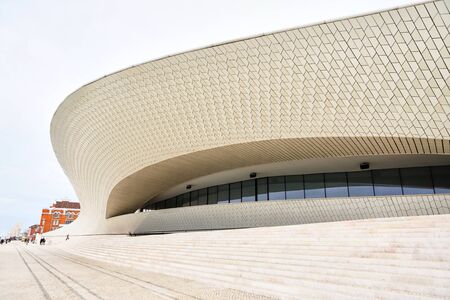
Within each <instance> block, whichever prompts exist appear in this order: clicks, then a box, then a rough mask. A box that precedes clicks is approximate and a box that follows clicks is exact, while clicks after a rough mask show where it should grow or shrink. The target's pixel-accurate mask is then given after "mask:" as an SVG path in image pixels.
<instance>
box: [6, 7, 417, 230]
mask: <svg viewBox="0 0 450 300" xmlns="http://www.w3.org/2000/svg"><path fill="white" fill-rule="evenodd" d="M416 2H417V1H416ZM410 3H413V1H411V0H377V1H373V0H341V1H339V0H315V1H306V0H305V1H293V0H292V1H289V0H273V1H269V0H251V1H245V0H236V1H233V0H227V1H214V0H209V1H186V0H185V1H181V0H180V1H175V0H173V1H172V0H160V1H149V0H145V1H144V0H142V1H137V0H136V1H133V0H131V1H125V0H123V1H115V0H105V1H95V0H89V1H88V0H85V1H83V0H74V1H63V0H54V1H46V0H39V1H36V0H29V1H21V0H0V92H1V93H0V235H4V234H6V233H8V232H9V230H10V228H11V227H13V225H14V224H16V223H17V222H19V223H21V224H22V228H24V229H25V228H27V227H28V226H30V225H32V224H35V223H38V222H39V218H40V211H41V209H42V208H44V207H48V206H49V205H50V204H51V203H52V202H54V201H55V200H58V199H61V198H69V199H72V200H78V199H77V197H76V194H75V192H74V190H73V188H72V186H71V185H70V182H69V180H68V179H67V177H66V176H65V174H64V172H63V171H62V169H61V167H60V166H59V164H58V162H57V160H56V158H55V155H54V153H53V149H52V147H51V142H50V135H49V127H50V121H51V118H52V115H53V113H54V112H55V110H56V108H57V106H58V105H59V104H60V103H61V102H62V101H63V100H64V98H65V97H66V96H67V95H69V94H70V93H71V92H72V91H74V90H75V89H77V88H79V87H80V86H81V85H83V84H86V83H88V82H89V81H92V80H94V79H97V78H99V77H102V76H103V75H106V74H108V73H111V72H115V71H117V70H118V69H122V68H125V67H128V66H130V65H135V64H138V63H141V62H144V61H148V60H152V59H155V58H158V57H161V56H166V55H169V54H174V53H177V52H181V51H185V50H190V49H193V48H198V47H202V46H207V45H210V44H215V43H220V42H223V41H228V40H231V39H238V38H243V37H247V36H251V35H257V34H262V33H268V32H272V31H279V30H282V29H287V28H293V27H298V26H301V25H306V24H311V23H317V22H321V21H325V20H332V19H336V18H342V17H345V16H351V15H356V14H362V13H367V12H371V11H376V10H381V9H387V8H392V7H398V6H404V5H407V4H410Z"/></svg>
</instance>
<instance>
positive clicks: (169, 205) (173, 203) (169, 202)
mask: <svg viewBox="0 0 450 300" xmlns="http://www.w3.org/2000/svg"><path fill="white" fill-rule="evenodd" d="M174 207H177V198H175V197H173V198H170V199H169V200H167V202H166V208H174Z"/></svg>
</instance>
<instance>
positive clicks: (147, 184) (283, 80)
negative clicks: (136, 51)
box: [51, 1, 450, 233]
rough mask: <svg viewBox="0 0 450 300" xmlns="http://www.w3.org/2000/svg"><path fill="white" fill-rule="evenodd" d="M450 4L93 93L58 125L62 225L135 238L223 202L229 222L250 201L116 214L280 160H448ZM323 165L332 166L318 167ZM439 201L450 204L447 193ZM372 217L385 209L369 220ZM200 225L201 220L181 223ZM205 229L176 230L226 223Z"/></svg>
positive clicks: (69, 103)
mask: <svg viewBox="0 0 450 300" xmlns="http://www.w3.org/2000/svg"><path fill="white" fill-rule="evenodd" d="M449 6H450V5H449V3H448V2H445V1H431V2H426V3H424V4H419V5H414V6H410V7H405V8H399V9H393V10H389V11H386V12H380V13H374V14H370V15H366V16H361V17H354V18H349V19H344V20H339V21H335V22H329V23H322V24H318V25H313V26H308V27H303V28H298V29H293V30H288V31H283V32H278V33H273V34H268V35H264V36H261V37H255V38H250V39H245V40H242V41H236V42H231V43H227V44H223V45H218V46H214V47H209V48H205V49H200V50H195V51H191V52H187V53H182V54H178V55H174V56H170V57H166V58H162V59H159V60H156V61H151V62H148V63H144V64H141V65H138V66H134V67H131V68H128V69H126V70H123V71H120V72H117V73H114V74H111V75H109V76H106V77H104V78H101V79H99V80H97V81H95V82H92V83H90V84H88V85H85V86H83V87H82V88H80V89H79V90H77V91H75V92H74V93H73V94H71V95H70V96H69V97H67V99H66V100H65V101H64V102H63V103H62V104H61V105H60V107H59V108H58V110H57V111H56V113H55V116H54V117H53V120H52V124H51V137H52V143H53V147H54V150H55V153H56V155H57V158H58V160H59V162H60V164H61V165H62V167H63V169H64V171H65V172H66V174H67V176H68V177H69V178H70V180H71V182H72V184H73V186H74V188H75V191H76V193H77V195H78V197H79V199H80V202H81V209H82V213H81V216H80V217H79V219H78V220H77V222H75V223H74V224H73V225H71V226H67V228H66V229H65V230H70V231H72V232H77V233H98V232H128V231H132V230H135V229H136V228H137V227H139V226H140V225H139V224H144V223H146V222H147V223H149V225H148V226H147V227H146V229H143V230H141V231H142V232H144V231H152V226H153V228H156V227H158V225H155V224H154V220H156V219H158V218H162V220H163V221H161V222H163V223H164V224H167V222H166V221H167V220H168V219H164V213H165V214H171V215H174V214H175V215H176V214H178V213H179V214H182V215H184V214H186V213H189V212H191V211H192V212H195V213H196V214H200V215H201V214H202V210H203V211H204V213H205V214H208V213H210V210H212V209H216V210H217V209H222V208H223V210H222V211H221V212H220V214H223V217H224V218H225V219H226V218H227V216H231V214H233V213H232V212H228V213H227V212H226V211H227V210H235V211H236V210H237V211H241V212H242V211H243V210H245V208H244V207H245V206H246V205H248V204H244V203H242V204H238V205H232V206H233V208H224V207H223V206H218V207H216V208H211V207H209V208H207V207H201V206H199V207H192V208H175V209H170V210H167V211H166V212H163V211H157V212H149V213H141V214H132V215H127V216H121V217H117V218H111V217H115V216H119V215H123V214H127V213H133V212H134V211H136V210H137V209H139V208H141V207H142V206H143V205H144V204H145V203H147V202H148V201H149V200H150V201H151V200H152V199H155V200H156V199H160V198H161V197H162V195H164V194H170V193H175V192H176V191H177V189H178V190H179V189H180V187H183V186H184V185H185V184H186V183H196V180H197V181H198V182H200V183H199V184H200V185H201V182H202V180H203V181H204V184H205V185H206V184H207V183H211V180H212V181H214V180H215V182H213V183H214V184H219V183H220V180H218V179H217V178H218V177H217V178H216V179H214V176H215V175H214V174H221V173H223V172H230V173H229V174H232V175H230V176H231V177H233V176H234V178H233V180H242V174H248V173H247V171H249V170H253V169H255V168H261V166H264V165H266V166H275V165H277V164H280V163H283V162H290V163H292V164H294V165H295V164H303V163H305V164H307V165H308V167H309V168H310V169H311V172H319V171H320V172H326V171H332V169H333V164H329V163H327V162H333V163H338V164H339V161H341V160H343V159H345V160H347V163H346V167H345V169H343V170H342V171H352V170H356V169H357V168H358V167H359V162H361V161H370V162H371V161H376V162H380V164H379V165H378V166H377V165H376V164H375V165H374V167H375V168H377V167H378V168H383V167H389V166H391V167H392V166H394V167H401V166H402V165H401V163H403V165H405V166H415V165H417V164H418V162H420V160H421V158H420V157H422V158H423V157H424V155H426V157H425V158H423V161H422V162H421V163H422V164H421V165H423V164H425V165H437V164H450V156H449V154H450V120H449V116H450V90H449V86H450V73H449V67H450V35H449V28H450V14H449ZM386 156H389V157H390V159H389V160H384V159H383V158H384V157H386ZM392 157H399V160H398V161H397V160H396V159H395V158H394V159H393V160H392ZM318 161H319V162H322V165H324V166H322V167H321V169H320V170H319V169H317V170H314V163H315V162H318ZM383 161H384V163H383ZM308 162H309V163H308ZM324 162H325V163H324ZM397 162H398V164H400V165H395V164H396V163H397ZM392 164H394V165H392ZM327 165H328V168H329V170H327ZM269 169H270V168H268V169H267V170H269ZM233 170H236V173H235V174H234V173H233ZM239 170H241V171H242V172H240V171H239ZM239 172H240V173H239ZM269 173H270V172H269ZM273 174H275V175H276V174H283V172H282V170H279V169H277V170H276V171H274V173H273ZM269 175H270V174H269ZM219 177H220V176H219ZM231 177H230V178H231ZM205 178H206V179H205ZM208 178H210V179H208ZM211 178H213V179H211ZM423 197H424V196H420V197H411V196H408V197H407V198H408V199H413V198H416V199H422V198H423ZM394 198H395V197H394ZM397 198H401V199H406V198H405V197H403V198H402V197H397ZM386 199H387V198H386V197H385V200H386ZM429 199H430V201H431V202H433V201H434V202H439V204H438V206H436V207H443V208H446V209H447V210H448V208H449V207H450V197H449V196H446V195H439V196H438V195H435V196H429ZM318 201H319V200H318ZM355 201H356V200H355ZM402 201H403V200H402ZM294 202H295V201H294ZM294 202H292V203H294ZM292 203H291V204H277V205H278V206H280V205H281V206H283V205H284V206H286V207H285V208H283V207H282V208H279V210H281V212H280V214H281V215H280V216H279V217H278V218H279V219H280V220H282V219H286V218H284V217H283V212H282V211H288V210H289V209H288V206H292V205H294V204H292ZM295 203H297V202H295ZM361 203H362V202H361ZM252 205H253V206H254V208H252V209H250V211H253V212H255V211H258V212H260V214H259V215H260V216H261V215H262V214H263V213H262V211H263V210H264V209H266V208H267V209H269V206H270V205H275V204H268V203H265V204H262V203H252ZM298 205H303V204H298ZM430 205H431V204H430ZM434 205H436V204H434ZM230 206H231V205H230ZM256 207H258V208H256ZM241 208H242V209H241ZM169 211H170V212H169ZM445 212H446V210H444V211H441V212H439V211H437V212H436V213H445ZM249 213H250V212H249ZM447 213H448V212H447ZM237 214H238V215H239V212H238V213H237ZM299 214H300V213H299ZM302 214H304V215H307V213H306V212H305V211H304V210H303V212H302ZM414 214H424V213H420V212H416V213H414ZM247 215H248V214H247ZM331 215H332V213H331ZM350 215H351V214H350ZM370 216H375V217H376V216H378V215H377V214H372V215H370V214H369V215H367V216H361V217H370ZM393 216H394V215H393ZM191 217H192V218H194V217H193V216H191ZM191 217H189V216H188V215H184V217H183V218H185V219H186V218H187V219H189V218H191ZM270 217H271V216H265V217H264V216H261V219H264V218H266V219H265V220H266V221H261V222H259V223H258V222H256V224H252V225H248V224H237V223H233V222H234V221H230V222H228V223H227V222H225V223H226V224H228V225H224V226H222V227H220V226H218V227H220V228H229V227H230V228H231V227H233V225H230V224H236V226H235V227H246V226H258V225H271V224H279V223H280V222H279V221H278V219H277V220H275V219H274V220H275V221H273V222H267V218H270ZM195 218H197V220H198V219H199V218H200V217H199V216H198V215H197V216H196V217H195ZM337 218H338V217H337ZM348 218H351V216H349V217H348ZM348 218H347V219H348ZM294 219H295V218H294ZM303 219H304V218H303ZM338 219H339V218H338ZM123 220H126V221H123ZM144 220H145V221H144ZM164 220H166V221H164ZM177 220H180V219H177ZM326 220H331V219H330V218H328V219H327V218H322V219H320V218H317V219H316V220H315V221H326ZM139 222H140V223H139ZM152 222H153V223H152ZM189 222H194V223H195V221H193V219H189V220H188V221H186V222H185V223H183V224H187V223H189ZM205 222H206V223H208V222H207V221H205ZM137 223H139V224H137ZM150 223H152V224H153V225H152V224H150ZM206 223H202V224H203V225H202V226H200V225H198V226H191V227H189V226H187V225H180V226H178V227H177V228H175V229H174V230H183V229H204V228H210V229H213V228H215V225H212V226H210V225H211V224H209V223H208V224H206ZM286 223H289V224H291V223H302V222H300V221H299V220H297V221H295V220H293V221H290V222H286ZM133 224H134V225H133ZM159 224H162V223H159ZM205 224H206V225H205ZM133 226H134V227H133ZM155 230H158V231H161V230H162V231H164V228H158V229H155Z"/></svg>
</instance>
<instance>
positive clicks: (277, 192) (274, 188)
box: [269, 176, 286, 200]
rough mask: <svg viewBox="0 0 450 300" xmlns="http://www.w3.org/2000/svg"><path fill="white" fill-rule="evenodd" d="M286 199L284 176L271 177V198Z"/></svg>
mask: <svg viewBox="0 0 450 300" xmlns="http://www.w3.org/2000/svg"><path fill="white" fill-rule="evenodd" d="M284 199H286V192H285V187H284V176H275V177H269V200H284Z"/></svg>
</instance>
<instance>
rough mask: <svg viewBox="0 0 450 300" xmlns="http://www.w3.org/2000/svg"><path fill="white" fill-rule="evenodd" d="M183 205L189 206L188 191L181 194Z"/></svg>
mask: <svg viewBox="0 0 450 300" xmlns="http://www.w3.org/2000/svg"><path fill="white" fill-rule="evenodd" d="M182 196H183V204H182V205H183V206H189V205H190V199H191V198H190V193H184V194H183V195H182Z"/></svg>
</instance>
